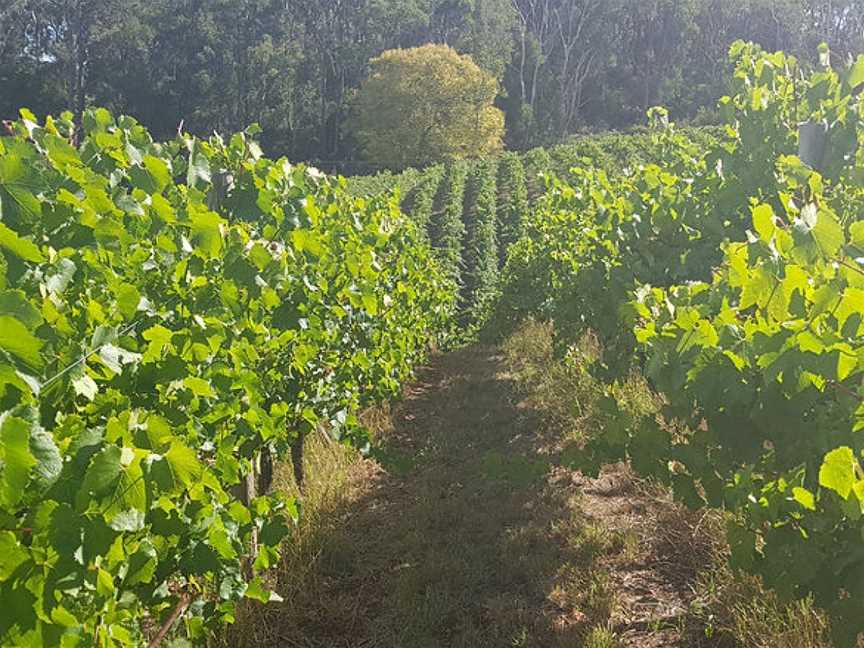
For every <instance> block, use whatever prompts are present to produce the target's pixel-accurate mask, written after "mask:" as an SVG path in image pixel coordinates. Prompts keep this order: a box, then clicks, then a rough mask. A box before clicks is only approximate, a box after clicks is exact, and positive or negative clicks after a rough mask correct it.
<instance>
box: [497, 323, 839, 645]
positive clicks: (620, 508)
mask: <svg viewBox="0 0 864 648" xmlns="http://www.w3.org/2000/svg"><path fill="white" fill-rule="evenodd" d="M503 349H504V352H505V356H506V358H507V362H508V365H509V367H510V368H511V370H512V372H513V374H514V376H515V377H516V379H517V382H518V383H519V387H520V389H521V390H522V392H523V393H524V394H526V397H527V399H528V401H529V402H530V403H531V405H532V406H534V407H535V408H536V409H537V410H538V411H539V412H540V413H541V415H542V416H543V418H544V421H545V422H546V423H547V424H550V425H552V426H554V428H555V429H557V430H559V431H560V432H561V433H562V436H563V438H564V439H565V444H566V443H567V442H569V443H570V444H571V445H570V447H571V448H573V447H574V446H575V448H576V452H580V450H579V449H580V448H581V447H582V444H583V443H584V442H585V441H586V440H587V439H588V438H589V435H590V433H591V430H595V429H599V428H601V427H602V426H603V413H602V412H601V411H600V410H599V408H598V407H597V406H596V405H597V401H598V400H599V398H601V397H602V396H603V395H604V394H611V395H613V396H614V397H615V399H616V401H617V402H618V403H619V406H621V407H622V410H623V412H624V414H625V416H627V417H629V418H630V419H632V420H633V421H638V420H640V419H642V418H643V417H645V416H650V415H654V414H656V413H657V412H658V411H659V408H660V405H661V403H660V401H659V400H658V398H657V397H656V396H655V395H654V394H652V392H651V390H650V389H649V387H648V385H647V383H646V382H645V380H644V379H643V378H642V377H641V376H640V375H638V374H635V373H634V374H632V375H631V376H630V377H629V378H628V380H626V381H624V382H623V383H621V384H616V385H611V386H609V385H601V384H598V383H597V382H596V381H594V380H593V379H592V378H591V377H590V376H589V375H588V373H587V372H586V371H584V369H583V368H584V366H585V363H586V362H588V363H590V362H592V361H594V360H596V359H597V358H598V357H599V356H600V353H601V352H600V350H599V349H598V347H597V344H596V341H595V340H594V339H593V338H592V337H590V336H589V337H587V338H586V339H585V340H583V342H582V343H580V345H578V346H577V347H576V348H574V349H571V351H570V353H569V354H567V355H566V356H565V357H564V358H561V359H556V357H555V356H554V353H553V330H552V327H551V325H549V324H544V323H538V322H533V321H529V322H527V323H525V324H524V325H523V326H522V327H521V328H520V329H519V330H518V331H516V332H515V333H514V334H513V335H512V336H511V337H510V338H509V339H508V340H507V341H506V342H505V343H504V345H503ZM581 483H582V486H583V488H582V493H583V495H582V508H583V510H584V511H585V513H586V514H587V515H588V517H589V518H590V519H593V520H594V521H593V522H592V523H587V524H585V525H584V526H583V527H582V528H581V530H580V531H578V532H576V531H573V532H572V536H571V538H570V540H569V542H571V543H572V544H573V545H574V546H575V547H577V548H578V549H577V550H578V551H581V552H586V553H587V554H588V555H590V556H594V557H595V558H594V559H593V560H591V559H589V560H588V561H587V562H588V563H589V564H594V565H595V566H599V568H600V569H601V571H602V573H603V574H605V575H607V576H608V575H611V578H607V579H605V581H604V578H602V577H601V578H599V579H597V581H596V582H595V583H592V584H591V585H590V586H588V587H587V588H583V590H582V591H583V594H582V598H583V600H584V598H585V597H586V596H587V597H589V598H592V600H594V601H596V602H597V604H598V605H599V609H597V610H595V611H594V613H595V614H596V615H597V616H598V617H603V616H608V617H610V618H612V619H613V621H614V624H613V625H612V627H611V629H610V627H609V626H605V625H597V626H596V627H595V628H594V629H593V630H592V631H591V633H590V634H589V635H588V636H587V637H586V638H585V641H584V644H583V645H584V646H591V647H594V646H602V647H606V646H610V647H611V646H622V645H626V646H640V647H642V646H645V647H648V646H672V645H674V646H682V647H683V646H688V647H690V646H706V647H709V646H710V647H716V648H726V647H727V646H728V647H729V648H745V647H746V648H781V647H791V648H830V646H831V645H832V644H831V643H830V641H829V639H828V636H829V624H828V622H827V620H826V617H825V615H824V614H823V613H821V612H820V611H819V610H818V609H817V608H815V607H814V606H813V605H812V603H811V602H810V601H807V600H805V601H799V602H794V603H783V602H781V601H779V600H778V599H777V597H776V596H775V595H773V594H772V593H771V592H770V591H766V590H765V588H763V587H762V586H761V584H760V582H759V581H758V579H755V578H752V577H747V576H744V575H741V574H734V573H733V572H732V571H731V570H730V569H729V568H728V567H727V566H726V565H727V557H728V547H727V546H726V544H725V540H724V525H723V517H722V514H721V513H719V512H717V511H713V512H712V511H695V512H694V511H690V510H688V509H686V508H684V507H682V506H679V505H677V504H674V503H673V502H672V501H671V497H670V495H669V493H668V492H667V491H666V490H665V489H664V488H662V487H658V486H657V485H655V484H652V483H650V482H645V481H641V480H638V479H636V478H635V477H634V476H633V474H632V472H631V471H630V470H629V468H628V467H627V466H626V465H623V464H622V465H616V466H607V467H605V468H603V469H602V470H601V474H600V477H599V478H598V479H594V480H592V479H588V478H583V479H582V481H581ZM584 558H585V557H584V556H583V560H584ZM592 588H593V589H592ZM571 589H573V590H576V589H578V588H571ZM646 591H650V592H651V595H650V597H649V600H650V604H649V606H648V607H649V608H650V609H652V610H654V612H653V614H652V615H648V616H647V617H646V616H645V615H644V610H645V607H646V606H645V602H644V600H643V599H644V598H645V597H644V592H646ZM581 604H582V605H584V603H581Z"/></svg>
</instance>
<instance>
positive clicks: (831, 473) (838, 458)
mask: <svg viewBox="0 0 864 648" xmlns="http://www.w3.org/2000/svg"><path fill="white" fill-rule="evenodd" d="M857 465H858V462H857V461H856V459H855V454H854V453H853V452H852V448H848V447H842V448H837V449H835V450H832V451H831V452H829V453H828V454H827V455H825V460H824V461H823V463H822V467H821V468H820V469H819V485H820V486H822V487H823V488H827V489H829V490H832V491H834V492H835V493H837V494H838V495H839V496H840V497H841V498H843V499H844V500H845V499H849V494H850V493H851V492H852V487H853V486H854V485H855V481H856V480H855V468H856V466H857Z"/></svg>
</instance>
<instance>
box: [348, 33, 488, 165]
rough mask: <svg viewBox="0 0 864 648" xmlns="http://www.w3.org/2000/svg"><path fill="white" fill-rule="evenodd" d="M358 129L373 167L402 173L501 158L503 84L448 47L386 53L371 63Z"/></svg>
mask: <svg viewBox="0 0 864 648" xmlns="http://www.w3.org/2000/svg"><path fill="white" fill-rule="evenodd" d="M371 66H372V69H371V73H370V75H369V77H368V78H367V79H366V80H365V81H364V82H363V84H362V86H361V87H360V89H359V91H358V92H357V96H356V98H355V106H354V109H355V110H354V115H353V117H352V123H351V126H352V130H353V131H354V134H355V136H356V138H357V140H358V142H359V143H360V145H361V146H362V148H363V152H364V154H365V157H366V159H367V160H369V161H370V162H373V163H376V164H380V165H381V166H383V167H389V168H393V169H401V168H404V167H407V166H423V165H426V164H429V163H432V162H437V161H440V160H444V159H448V158H465V157H475V156H483V155H486V154H488V153H493V152H495V151H500V150H501V148H502V138H503V135H504V114H503V113H502V112H501V111H500V110H498V109H497V108H496V107H495V106H494V105H493V102H494V101H495V97H496V96H497V94H498V82H497V81H496V80H495V77H493V76H492V75H491V74H489V73H488V72H486V71H484V70H482V69H480V67H478V66H477V64H476V63H474V61H473V60H472V59H471V57H470V56H467V55H460V54H458V53H457V52H456V51H455V50H454V49H453V48H452V47H449V46H447V45H423V46H422V47H415V48H411V49H395V50H388V51H386V52H384V53H383V54H381V56H379V57H377V58H374V59H372V61H371Z"/></svg>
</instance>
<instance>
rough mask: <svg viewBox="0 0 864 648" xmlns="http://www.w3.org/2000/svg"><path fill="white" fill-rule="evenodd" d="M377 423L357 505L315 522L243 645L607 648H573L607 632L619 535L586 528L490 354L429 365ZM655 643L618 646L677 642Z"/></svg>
mask: <svg viewBox="0 0 864 648" xmlns="http://www.w3.org/2000/svg"><path fill="white" fill-rule="evenodd" d="M390 417H391V428H392V429H391V430H390V432H389V433H388V434H387V435H386V438H384V439H383V443H382V446H381V449H380V450H379V451H378V452H377V453H376V458H375V460H374V461H362V462H360V468H359V469H358V470H356V471H355V473H356V474H355V476H354V477H353V478H352V481H353V482H354V484H353V485H349V488H351V489H352V492H353V493H354V494H353V495H352V496H351V497H349V498H343V499H342V500H339V504H338V505H337V506H334V507H333V508H332V509H331V510H327V511H324V512H323V515H325V516H326V520H325V521H326V524H322V525H321V531H320V533H318V537H316V538H315V540H314V541H313V542H312V543H311V546H313V547H314V554H312V555H309V556H308V557H307V560H306V563H305V564H302V565H297V564H296V561H295V564H294V566H293V567H292V569H293V570H294V571H295V573H292V572H291V570H286V571H285V572H284V573H283V574H282V576H281V580H282V583H281V584H280V586H279V587H278V589H279V590H280V592H281V593H282V595H283V597H284V598H285V601H284V602H283V603H281V604H279V605H272V604H271V605H270V606H268V608H267V610H266V612H265V613H264V614H263V615H261V618H260V620H259V621H256V623H260V624H262V627H260V628H256V629H254V630H255V632H254V634H255V639H254V640H252V639H251V637H246V642H247V643H251V645H256V646H273V647H274V648H275V647H276V646H279V647H292V648H293V647H303V648H318V647H321V648H324V647H327V648H347V647H351V648H366V647H376V648H378V647H380V648H483V647H490V648H492V647H494V648H503V647H506V646H542V647H550V648H564V647H568V648H569V647H572V648H579V647H580V646H583V645H585V646H589V645H590V646H591V648H605V647H606V646H612V645H617V644H614V643H613V642H611V640H610V642H609V643H604V642H602V641H600V642H592V643H590V644H589V643H586V641H589V640H588V639H586V638H587V637H588V636H589V633H590V631H591V629H592V628H594V629H595V634H596V633H597V630H596V628H598V627H600V628H613V627H615V626H616V624H618V625H620V618H621V613H620V611H616V606H618V600H617V597H618V594H617V593H616V591H615V589H616V581H615V579H614V578H613V577H612V576H610V571H609V568H608V566H609V556H610V555H616V556H618V555H621V554H626V553H627V552H628V546H627V541H626V536H625V535H624V534H622V533H619V532H618V531H616V530H614V529H613V530H612V531H609V530H607V529H606V528H605V527H604V526H603V525H597V524H594V521H595V520H596V518H597V517H598V515H599V516H600V517H602V511H600V512H596V513H597V515H595V514H594V513H593V512H591V511H590V510H589V511H586V510H585V506H584V504H586V503H587V504H592V502H593V503H594V504H595V505H596V504H597V502H596V500H590V499H589V500H588V501H584V497H586V496H583V495H582V494H581V491H582V490H583V489H585V487H586V485H587V484H586V481H585V480H583V479H582V478H581V477H579V476H578V475H576V474H573V473H570V472H569V471H566V470H564V469H562V468H560V467H556V466H555V456H554V455H555V452H554V451H553V450H551V448H555V447H556V443H555V440H554V439H547V438H544V436H543V435H544V425H542V424H541V422H540V420H539V417H538V416H537V414H536V413H535V412H534V411H533V410H532V409H531V408H530V407H529V406H527V405H526V404H525V403H522V402H520V398H519V396H518V394H517V390H516V388H515V385H514V383H513V381H512V380H511V378H510V377H509V375H508V374H507V373H506V370H505V368H504V365H503V362H502V358H501V357H500V356H499V355H498V354H497V352H496V351H495V350H492V349H488V348H484V347H474V348H470V349H464V350H461V351H459V352H457V353H453V354H449V355H444V356H439V357H437V358H435V359H434V360H433V361H432V363H431V364H430V366H428V367H425V368H422V369H421V370H420V371H419V374H418V379H417V380H416V381H415V383H414V384H413V385H412V386H411V387H410V388H409V389H408V390H407V391H406V394H405V398H404V400H403V401H402V402H401V403H399V404H398V405H396V406H394V408H393V410H392V412H391V413H390ZM624 496H625V497H626V494H625V495H624ZM587 497H589V498H590V497H591V496H587ZM589 508H591V507H590V506H589ZM319 513H322V512H319ZM298 570H302V571H303V572H304V573H303V574H302V578H301V577H300V576H301V575H300V574H298V573H296V572H297V571H298ZM297 582H299V583H302V587H299V588H298V587H297V586H296V583H297ZM291 583H295V584H294V585H291ZM264 626H266V628H265V627H264ZM631 634H632V633H631ZM602 636H604V635H603V633H600V636H599V637H598V638H600V639H602ZM610 639H611V637H610ZM643 639H644V637H643ZM667 639H668V640H669V643H656V642H653V641H651V642H649V643H640V641H641V639H639V638H636V639H635V640H634V641H635V643H631V642H630V641H628V642H627V645H646V646H649V645H650V646H655V645H678V644H677V643H676V642H675V639H674V638H673V637H671V636H669V637H667Z"/></svg>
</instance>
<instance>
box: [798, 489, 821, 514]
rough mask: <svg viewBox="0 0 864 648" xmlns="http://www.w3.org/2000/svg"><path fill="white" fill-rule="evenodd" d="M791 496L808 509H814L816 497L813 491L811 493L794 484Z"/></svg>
mask: <svg viewBox="0 0 864 648" xmlns="http://www.w3.org/2000/svg"><path fill="white" fill-rule="evenodd" d="M792 497H793V499H794V500H795V501H796V502H798V503H799V504H800V505H801V506H803V507H804V508H805V509H807V510H808V511H815V510H816V498H815V497H814V495H813V493H811V492H810V491H809V490H807V489H806V488H801V487H800V486H796V487H795V488H793V489H792Z"/></svg>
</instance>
